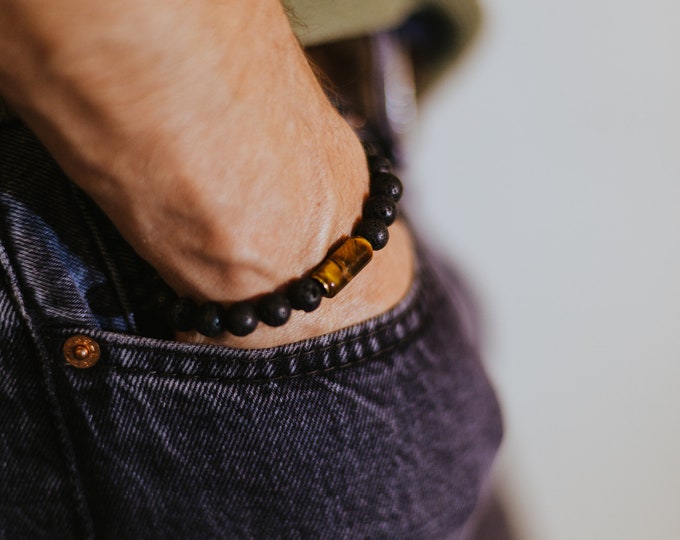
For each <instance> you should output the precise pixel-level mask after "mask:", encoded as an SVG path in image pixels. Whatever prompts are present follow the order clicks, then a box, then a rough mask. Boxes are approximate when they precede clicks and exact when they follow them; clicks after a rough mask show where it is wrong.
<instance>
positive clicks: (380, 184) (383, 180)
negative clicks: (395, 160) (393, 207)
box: [371, 173, 404, 202]
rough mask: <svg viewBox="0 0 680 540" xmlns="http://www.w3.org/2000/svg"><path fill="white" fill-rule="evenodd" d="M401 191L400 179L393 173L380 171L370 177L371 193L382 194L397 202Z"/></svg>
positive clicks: (402, 189)
mask: <svg viewBox="0 0 680 540" xmlns="http://www.w3.org/2000/svg"><path fill="white" fill-rule="evenodd" d="M403 191H404V188H403V186H402V185H401V180H399V178H397V177H396V176H394V175H393V174H390V173H380V174H377V175H376V176H374V177H373V178H371V195H378V196H380V195H382V196H383V197H389V198H390V199H392V200H393V201H394V202H397V201H398V200H399V199H401V194H402V192H403Z"/></svg>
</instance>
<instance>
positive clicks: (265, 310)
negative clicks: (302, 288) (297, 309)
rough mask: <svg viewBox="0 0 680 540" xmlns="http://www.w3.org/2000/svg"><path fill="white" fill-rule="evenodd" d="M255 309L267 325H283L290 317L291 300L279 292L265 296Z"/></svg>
mask: <svg viewBox="0 0 680 540" xmlns="http://www.w3.org/2000/svg"><path fill="white" fill-rule="evenodd" d="M255 309H256V312H257V314H258V316H259V317H260V320H261V321H262V322H263V323H264V324H266V325H267V326H281V325H282V324H286V322H287V321H288V319H289V318H290V310H291V306H290V301H289V300H288V298H286V297H285V296H283V295H282V294H279V293H270V294H267V295H265V296H263V297H262V298H261V299H260V301H259V302H258V303H257V306H256V308H255Z"/></svg>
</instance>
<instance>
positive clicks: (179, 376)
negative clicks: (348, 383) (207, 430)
mask: <svg viewBox="0 0 680 540" xmlns="http://www.w3.org/2000/svg"><path fill="white" fill-rule="evenodd" d="M414 335H415V334H410V335H409V336H408V338H404V339H401V340H400V341H398V342H396V343H393V344H392V345H390V346H389V347H385V348H384V349H380V350H379V351H376V352H374V353H371V354H369V355H367V356H362V357H361V358H358V359H355V360H351V361H349V362H345V363H344V364H338V365H336V366H329V367H327V368H323V369H317V370H313V371H305V372H302V373H296V374H294V375H280V376H278V377H260V378H253V379H249V378H247V377H205V376H201V375H188V374H185V373H177V372H163V371H158V370H144V369H141V368H134V367H122V366H112V365H107V366H106V369H107V370H108V371H115V372H118V373H122V374H129V375H144V376H154V377H162V378H167V379H176V380H182V381H196V382H229V383H253V384H264V383H269V382H276V381H290V380H294V379H300V378H303V377H309V376H313V375H322V374H326V373H331V372H333V371H339V370H342V369H346V368H350V367H354V366H357V365H360V364H363V363H365V362H367V361H369V360H374V359H375V358H376V357H379V356H382V355H384V354H386V353H388V352H390V351H391V350H392V349H395V348H396V347H398V346H400V345H403V344H405V343H409V342H410V341H412V340H413V339H414Z"/></svg>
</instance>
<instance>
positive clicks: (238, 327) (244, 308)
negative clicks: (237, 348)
mask: <svg viewBox="0 0 680 540" xmlns="http://www.w3.org/2000/svg"><path fill="white" fill-rule="evenodd" d="M258 322H259V319H258V318H257V313H255V306H253V304H251V303H250V302H237V303H236V304H232V305H231V306H229V307H228V308H227V310H226V312H225V314H224V327H225V328H226V329H227V330H228V331H229V332H231V333H232V334H234V335H235V336H247V335H248V334H250V333H251V332H252V331H253V330H255V328H256V327H257V323H258Z"/></svg>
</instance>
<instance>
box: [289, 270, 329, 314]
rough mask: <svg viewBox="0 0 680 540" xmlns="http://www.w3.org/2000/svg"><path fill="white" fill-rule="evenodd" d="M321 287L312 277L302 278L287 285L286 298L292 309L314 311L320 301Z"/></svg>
mask: <svg viewBox="0 0 680 540" xmlns="http://www.w3.org/2000/svg"><path fill="white" fill-rule="evenodd" d="M322 293H323V288H322V287H321V284H320V283H319V282H318V281H317V280H315V279H312V278H303V279H299V280H297V281H294V282H293V283H291V285H290V287H288V299H289V300H290V304H291V306H292V307H293V309H299V310H302V311H307V312H310V311H314V310H315V309H316V308H317V307H319V304H320V303H321V297H322Z"/></svg>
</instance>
